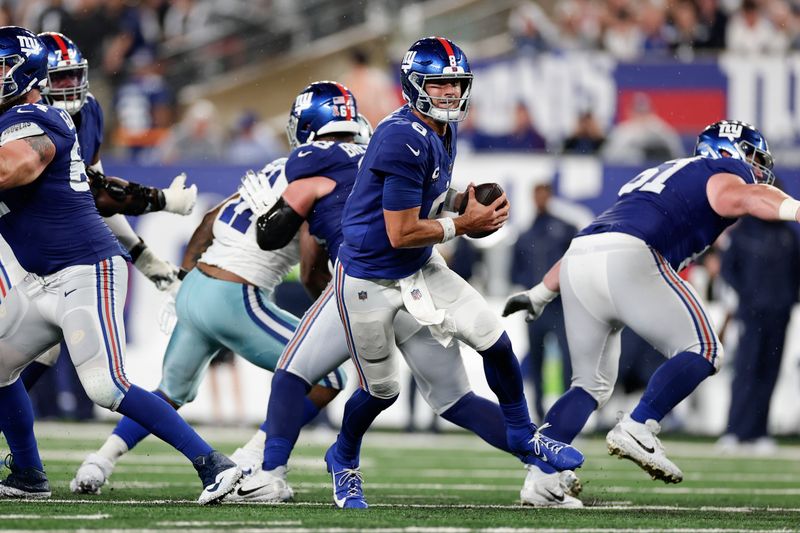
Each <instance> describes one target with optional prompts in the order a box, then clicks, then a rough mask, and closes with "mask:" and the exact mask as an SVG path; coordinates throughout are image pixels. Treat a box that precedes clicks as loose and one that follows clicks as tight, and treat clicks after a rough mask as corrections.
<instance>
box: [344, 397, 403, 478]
mask: <svg viewBox="0 0 800 533" xmlns="http://www.w3.org/2000/svg"><path fill="white" fill-rule="evenodd" d="M395 400H397V396H395V397H393V398H389V399H388V400H384V399H382V398H376V397H374V396H372V395H371V394H370V393H368V392H367V391H365V390H364V389H358V390H356V391H355V392H354V393H353V395H352V396H351V397H350V399H349V400H347V403H346V404H345V406H344V415H343V417H342V429H341V430H340V431H339V436H338V437H337V438H336V460H337V461H339V462H340V463H345V464H347V465H351V466H352V467H357V466H358V456H359V454H360V453H361V439H363V438H364V434H365V433H366V432H367V430H368V429H369V426H370V425H371V424H372V422H373V421H374V420H375V418H377V417H378V415H379V414H381V412H382V411H384V410H385V409H388V408H389V406H391V405H392V404H393V403H394V402H395Z"/></svg>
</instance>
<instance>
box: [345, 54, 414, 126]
mask: <svg viewBox="0 0 800 533" xmlns="http://www.w3.org/2000/svg"><path fill="white" fill-rule="evenodd" d="M340 81H341V82H342V83H343V84H344V85H346V86H347V88H348V89H350V91H352V93H353V95H354V96H355V97H356V100H358V111H359V113H361V114H362V115H364V116H365V117H367V120H369V121H370V123H371V124H372V125H373V126H377V125H378V122H380V121H381V120H383V119H384V117H385V116H386V115H388V114H390V113H391V112H392V111H394V110H395V109H397V108H398V107H400V106H401V105H402V104H403V101H402V97H401V96H400V92H399V91H398V88H397V86H396V84H395V83H394V82H393V81H392V78H391V77H390V76H389V74H387V73H386V70H385V69H380V68H378V67H375V66H372V65H370V61H369V56H367V54H366V52H364V51H363V50H353V52H352V53H351V54H350V68H349V69H348V70H347V71H346V72H344V73H343V74H342V75H341V77H340Z"/></svg>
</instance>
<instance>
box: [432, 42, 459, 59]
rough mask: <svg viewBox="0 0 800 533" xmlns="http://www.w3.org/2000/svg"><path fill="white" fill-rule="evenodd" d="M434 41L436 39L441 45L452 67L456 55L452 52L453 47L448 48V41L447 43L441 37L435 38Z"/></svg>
mask: <svg viewBox="0 0 800 533" xmlns="http://www.w3.org/2000/svg"><path fill="white" fill-rule="evenodd" d="M436 39H438V41H439V42H440V43H442V46H443V47H444V51H445V53H446V54H447V56H448V58H449V59H450V64H451V65H452V64H453V63H455V58H456V53H455V52H453V47H452V46H450V41H448V40H447V39H443V38H441V37H437V38H436Z"/></svg>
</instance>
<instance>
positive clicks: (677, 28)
mask: <svg viewBox="0 0 800 533" xmlns="http://www.w3.org/2000/svg"><path fill="white" fill-rule="evenodd" d="M670 15H671V17H670V18H671V19H672V24H671V25H670V28H669V29H670V49H671V50H672V53H673V55H674V57H675V58H676V59H679V60H681V61H687V62H688V61H691V60H692V59H693V58H694V50H695V47H696V46H697V43H698V42H699V41H700V40H701V38H702V35H701V26H700V24H699V23H698V20H697V9H696V7H695V4H694V3H693V2H692V1H691V0H680V1H679V2H675V3H674V4H672V9H671V12H670Z"/></svg>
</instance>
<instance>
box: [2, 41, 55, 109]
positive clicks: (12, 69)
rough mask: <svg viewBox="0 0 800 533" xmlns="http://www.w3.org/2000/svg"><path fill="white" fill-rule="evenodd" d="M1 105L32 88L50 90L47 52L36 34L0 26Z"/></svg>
mask: <svg viewBox="0 0 800 533" xmlns="http://www.w3.org/2000/svg"><path fill="white" fill-rule="evenodd" d="M0 72H2V75H3V82H2V89H0V105H2V104H8V103H9V102H11V101H13V100H16V99H17V98H19V97H20V96H22V95H24V94H27V93H28V92H30V91H31V90H32V89H39V90H42V91H43V90H45V88H46V87H47V51H46V50H45V47H44V45H43V44H42V41H41V40H39V38H38V37H36V34H34V33H33V32H31V31H29V30H26V29H25V28H20V27H19V26H3V27H0Z"/></svg>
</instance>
